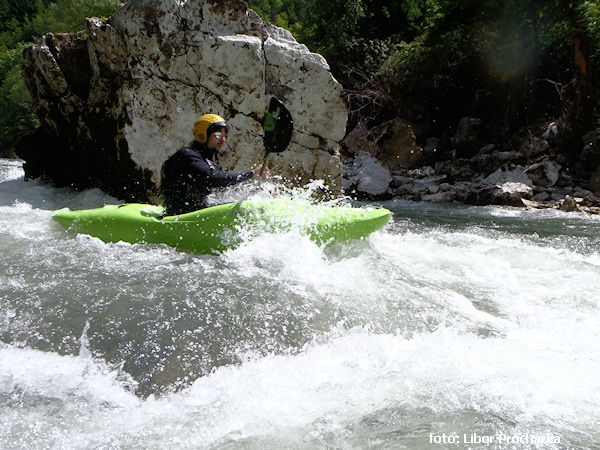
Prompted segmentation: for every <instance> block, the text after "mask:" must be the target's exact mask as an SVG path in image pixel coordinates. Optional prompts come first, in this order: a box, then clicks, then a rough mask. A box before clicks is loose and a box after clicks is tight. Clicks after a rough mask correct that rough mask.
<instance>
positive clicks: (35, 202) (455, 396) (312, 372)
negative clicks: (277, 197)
mask: <svg viewBox="0 0 600 450" xmlns="http://www.w3.org/2000/svg"><path fill="white" fill-rule="evenodd" d="M116 202H118V200H117V199H114V198H112V197H110V196H108V195H106V194H104V193H102V192H101V191H98V190H88V191H84V192H76V191H74V190H72V189H68V188H61V189H58V188H55V187H53V186H51V185H49V184H46V183H44V182H41V181H38V180H29V181H25V180H24V178H23V171H22V168H21V166H20V164H19V163H18V162H17V161H8V160H1V161H0V248H1V257H0V258H1V264H0V336H1V340H0V448H3V449H4V448H6V449H8V448H10V449H38V448H52V449H54V448H60V449H89V448H103V449H113V448H119V449H134V448H145V449H164V448H172V449H178V448H183V449H186V448H190V449H191V448H193V449H203V448H210V449H231V448H244V449H282V448H292V449H296V448H297V449H313V448H314V449H322V448H327V449H337V448H340V449H346V448H353V449H363V448H378V449H379V448H389V449H401V448H407V449H430V448H434V449H438V448H439V449H442V448H507V449H511V448H540V449H555V448H556V449H558V448H561V449H562V448H578V449H584V448H598V447H599V446H600V427H598V424H599V423H600V376H599V374H600V346H599V343H600V334H599V331H600V326H599V325H600V314H599V312H600V311H599V310H600V245H599V244H600V218H599V217H595V216H588V215H583V214H575V213H563V212H559V211H555V210H537V211H529V210H525V209H509V208H496V207H468V206H460V205H432V204H425V203H411V202H403V201H390V202H384V203H383V206H385V207H387V208H389V209H391V210H392V211H393V213H394V215H393V218H392V221H391V222H390V223H389V224H388V226H386V228H385V229H383V230H381V231H378V232H376V233H374V234H372V235H371V236H370V237H368V238H367V239H364V240H361V241H351V242H345V243H337V244H333V245H329V246H325V247H321V246H319V245H317V244H315V243H313V242H312V241H311V240H309V239H307V238H306V237H303V236H300V235H296V234H294V233H292V232H290V233H288V234H285V235H254V236H253V238H252V239H249V240H246V241H244V242H243V243H242V244H241V245H240V246H239V247H238V248H236V249H233V250H229V251H227V252H225V253H223V254H221V255H194V254H186V253H181V252H178V251H175V250H173V249H171V248H168V247H165V246H161V245H153V246H150V245H139V244H138V245H131V244H124V243H117V244H105V243H103V242H101V241H99V240H98V239H95V238H91V237H89V236H84V235H76V234H73V233H68V232H66V231H65V230H64V229H63V228H62V227H61V226H60V225H58V224H57V223H55V222H54V221H53V220H52V213H53V211H54V210H56V209H59V208H62V207H65V206H67V207H69V208H71V209H82V208H91V207H98V206H102V205H104V204H107V203H116Z"/></svg>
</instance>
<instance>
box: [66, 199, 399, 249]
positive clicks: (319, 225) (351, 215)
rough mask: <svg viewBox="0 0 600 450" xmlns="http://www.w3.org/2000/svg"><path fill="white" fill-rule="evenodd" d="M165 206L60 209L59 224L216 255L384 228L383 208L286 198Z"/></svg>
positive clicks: (385, 213) (119, 238)
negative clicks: (286, 238) (169, 209)
mask: <svg viewBox="0 0 600 450" xmlns="http://www.w3.org/2000/svg"><path fill="white" fill-rule="evenodd" d="M163 213H164V210H163V208H162V207H160V206H154V205H144V204H138V203H128V204H124V205H107V206H104V207H103V208H96V209H86V210H80V211H70V210H69V209H68V208H64V209H61V210H58V211H56V212H55V214H54V219H55V220H56V221H57V222H58V223H60V224H61V225H63V226H64V227H66V228H68V229H71V230H73V231H75V232H78V233H83V234H89V235H91V236H95V237H97V238H100V239H101V240H102V241H104V242H119V241H123V242H130V243H148V244H167V245H169V246H171V247H175V248H177V249H178V250H181V251H191V252H196V253H215V252H221V251H223V250H226V249H229V248H234V247H236V246H237V245H239V244H240V243H241V242H242V240H243V239H244V236H253V235H256V234H257V233H265V232H266V233H284V232H288V231H293V230H297V231H299V232H300V233H302V234H305V235H308V236H310V237H311V238H312V239H313V240H314V241H316V242H318V243H327V242H331V241H335V240H342V239H360V238H362V237H365V236H367V235H369V234H370V233H372V232H373V231H375V230H377V229H379V228H381V227H383V226H384V225H385V224H386V223H387V222H388V220H389V219H390V216H391V212H390V211H389V210H387V209H383V208H353V207H331V206H325V205H313V204H308V203H302V202H294V201H290V200H284V199H260V200H247V201H241V202H238V203H226V204H223V205H217V206H213V207H210V208H206V209H202V210H199V211H194V212H191V213H187V214H181V215H178V216H163Z"/></svg>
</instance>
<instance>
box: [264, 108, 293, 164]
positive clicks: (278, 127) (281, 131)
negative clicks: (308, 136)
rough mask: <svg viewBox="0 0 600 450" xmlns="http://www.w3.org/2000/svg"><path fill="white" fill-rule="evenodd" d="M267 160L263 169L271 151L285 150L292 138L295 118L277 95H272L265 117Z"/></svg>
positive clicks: (279, 151)
mask: <svg viewBox="0 0 600 450" xmlns="http://www.w3.org/2000/svg"><path fill="white" fill-rule="evenodd" d="M263 129H264V144H265V149H266V152H265V160H264V163H263V170H265V169H266V167H267V158H268V157H269V154H270V153H281V152H282V151H284V150H285V149H286V148H287V146H288V144H289V143H290V140H291V138H292V131H294V120H293V119H292V115H291V114H290V112H289V111H288V110H287V108H286V107H285V105H284V104H283V103H281V101H280V100H279V99H278V98H277V97H271V101H270V102H269V107H268V109H267V113H266V114H265V117H264V119H263Z"/></svg>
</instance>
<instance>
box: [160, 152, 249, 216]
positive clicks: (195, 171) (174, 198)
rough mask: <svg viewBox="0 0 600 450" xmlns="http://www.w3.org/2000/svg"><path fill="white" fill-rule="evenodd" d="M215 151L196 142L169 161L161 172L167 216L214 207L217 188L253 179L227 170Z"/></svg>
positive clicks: (246, 174)
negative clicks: (210, 201)
mask: <svg viewBox="0 0 600 450" xmlns="http://www.w3.org/2000/svg"><path fill="white" fill-rule="evenodd" d="M214 157H215V153H214V151H213V150H210V149H209V148H208V147H206V146H205V145H203V144H200V143H198V142H196V141H194V142H193V143H192V144H190V145H189V146H187V147H183V148H180V149H179V150H177V152H175V154H174V155H173V156H171V157H170V158H169V159H167V160H166V161H165V162H164V163H163V165H162V169H161V187H160V193H161V197H162V199H163V202H164V203H165V207H166V209H167V211H166V213H167V215H169V216H171V215H175V214H183V213H187V212H191V211H196V210H198V209H202V208H206V207H208V206H210V205H209V204H208V203H207V196H208V195H209V194H210V193H211V191H212V189H213V188H216V187H224V186H230V185H232V184H235V183H238V182H240V181H243V180H248V179H250V178H252V171H251V170H248V171H245V172H233V171H231V172H230V171H227V170H223V169H222V168H221V167H220V166H219V165H218V164H217V163H215V162H214V161H213V160H212V159H213V158H214Z"/></svg>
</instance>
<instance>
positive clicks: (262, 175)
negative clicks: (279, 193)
mask: <svg viewBox="0 0 600 450" xmlns="http://www.w3.org/2000/svg"><path fill="white" fill-rule="evenodd" d="M262 168H263V165H262V164H259V165H258V166H256V167H255V168H254V169H252V179H253V180H262V181H267V178H269V168H268V167H267V168H266V169H265V170H262Z"/></svg>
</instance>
